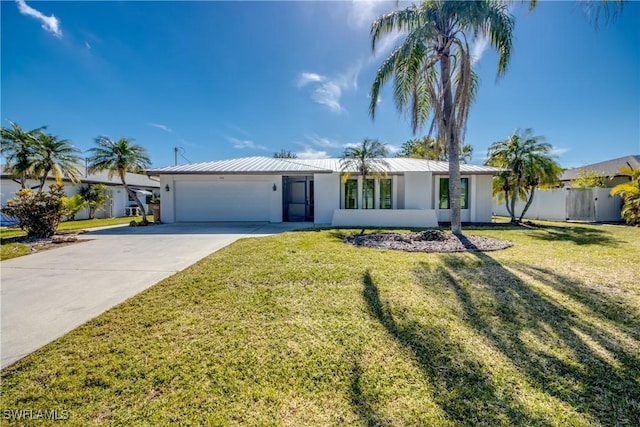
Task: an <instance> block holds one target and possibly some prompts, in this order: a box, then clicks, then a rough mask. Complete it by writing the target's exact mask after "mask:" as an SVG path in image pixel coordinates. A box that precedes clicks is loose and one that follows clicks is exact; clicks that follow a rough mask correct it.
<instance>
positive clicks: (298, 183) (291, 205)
mask: <svg viewBox="0 0 640 427" xmlns="http://www.w3.org/2000/svg"><path fill="white" fill-rule="evenodd" d="M282 184H283V188H284V192H283V195H282V198H283V218H282V219H283V221H291V222H295V221H313V177H312V176H285V177H283V178H282Z"/></svg>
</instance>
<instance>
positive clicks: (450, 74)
mask: <svg viewBox="0 0 640 427" xmlns="http://www.w3.org/2000/svg"><path fill="white" fill-rule="evenodd" d="M513 24H514V19H513V16H512V15H511V14H510V13H509V11H508V6H507V4H505V3H503V2H499V1H493V0H483V1H445V0H426V1H424V2H423V3H421V4H420V5H411V6H409V7H408V8H406V9H403V10H397V11H394V12H391V13H389V14H387V15H383V16H381V17H380V18H378V19H377V20H376V21H374V22H373V24H372V25H371V41H372V50H373V51H374V52H375V48H376V43H377V42H378V41H379V40H380V38H381V37H382V36H384V35H385V34H387V33H390V32H394V31H400V32H407V33H408V34H407V36H406V38H405V39H404V41H403V42H402V44H401V45H400V46H399V47H397V48H396V49H395V50H394V51H393V52H392V53H391V54H390V55H389V57H388V58H387V59H385V61H384V62H383V63H382V66H381V67H380V68H379V69H378V72H377V74H376V77H375V80H374V82H373V84H372V86H371V103H370V105H369V113H370V115H371V117H372V118H375V109H376V106H377V103H378V98H379V95H380V90H381V88H382V86H383V85H384V84H385V83H387V82H388V81H389V79H391V78H393V80H394V87H393V97H394V101H395V104H396V108H397V109H398V110H399V111H400V112H402V113H409V114H410V116H411V127H412V130H413V132H414V133H415V132H416V131H417V130H418V128H421V127H423V126H424V124H425V123H426V121H427V120H428V119H429V118H430V117H431V118H432V128H435V130H436V133H437V136H436V139H438V140H440V141H444V142H445V144H446V146H447V149H448V151H449V194H450V195H451V198H450V202H451V203H450V204H451V231H452V232H453V233H455V234H461V233H462V226H461V218H460V146H461V144H462V142H463V140H464V131H465V128H466V123H467V117H468V114H469V107H470V105H471V102H472V100H473V97H474V93H475V90H476V87H477V77H476V75H475V74H474V72H473V69H472V58H471V52H470V49H469V43H468V38H469V37H474V36H484V37H487V38H488V39H489V42H490V44H491V46H492V47H493V48H495V49H496V51H497V52H498V55H499V60H498V76H500V75H502V74H504V73H505V72H506V69H507V64H508V62H509V57H510V54H511V37H512V32H513Z"/></svg>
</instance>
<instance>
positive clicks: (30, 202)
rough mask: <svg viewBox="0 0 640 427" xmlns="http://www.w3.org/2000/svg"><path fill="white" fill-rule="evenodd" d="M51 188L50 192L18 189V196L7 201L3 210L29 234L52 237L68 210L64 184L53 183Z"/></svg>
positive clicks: (31, 235)
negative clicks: (65, 201)
mask: <svg viewBox="0 0 640 427" xmlns="http://www.w3.org/2000/svg"><path fill="white" fill-rule="evenodd" d="M49 189H50V191H49V192H48V193H45V192H34V191H33V190H31V189H28V188H26V189H22V190H18V191H17V192H16V198H14V199H11V200H9V201H7V206H6V207H4V208H2V209H1V211H2V213H3V214H5V215H7V216H10V217H13V218H16V219H17V220H18V225H19V226H20V228H21V229H22V230H24V231H26V232H27V236H29V237H44V238H46V237H51V236H53V234H54V233H55V232H56V230H57V229H58V225H59V224H60V222H61V221H62V217H63V216H64V215H65V214H66V213H67V210H66V208H65V205H64V198H65V196H64V191H63V186H62V184H52V185H50V186H49Z"/></svg>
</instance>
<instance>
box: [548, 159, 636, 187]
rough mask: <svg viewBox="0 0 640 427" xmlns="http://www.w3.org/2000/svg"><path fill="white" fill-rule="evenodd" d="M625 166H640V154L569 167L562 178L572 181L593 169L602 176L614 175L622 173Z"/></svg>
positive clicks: (562, 179)
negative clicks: (621, 170)
mask: <svg viewBox="0 0 640 427" xmlns="http://www.w3.org/2000/svg"><path fill="white" fill-rule="evenodd" d="M625 166H631V167H632V168H634V169H636V168H640V156H638V155H635V156H625V157H619V158H617V159H612V160H606V161H604V162H599V163H593V164H590V165H586V166H581V167H579V168H573V169H567V170H566V171H564V173H563V174H562V177H561V178H560V180H561V181H571V180H572V179H575V178H578V177H579V176H580V174H581V173H584V172H587V171H592V172H595V173H596V174H599V175H602V176H609V177H613V176H616V175H619V174H620V169H621V168H623V167H625Z"/></svg>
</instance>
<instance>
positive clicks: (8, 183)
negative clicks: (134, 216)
mask: <svg viewBox="0 0 640 427" xmlns="http://www.w3.org/2000/svg"><path fill="white" fill-rule="evenodd" d="M78 169H79V170H80V172H82V178H81V183H80V184H72V183H71V182H70V181H69V180H68V179H67V178H64V179H63V182H64V184H65V186H64V187H65V193H66V194H67V196H73V195H74V194H77V193H78V191H79V189H80V187H81V186H83V185H86V184H104V185H106V186H107V187H109V190H108V191H109V194H110V196H111V197H110V199H109V200H108V201H107V203H106V207H105V209H103V210H100V211H97V212H96V218H113V217H122V216H128V215H127V214H131V213H132V212H131V210H129V209H127V208H129V207H133V206H136V204H135V202H134V201H133V200H131V199H130V198H129V195H128V194H127V191H126V190H125V189H124V186H123V185H122V183H121V182H120V178H118V177H117V176H114V177H113V178H109V177H108V172H106V171H105V172H98V173H93V174H88V173H87V170H86V168H84V167H79V168H78ZM0 178H1V182H2V187H1V189H0V195H1V203H2V206H5V204H6V202H7V200H9V199H12V198H14V197H15V194H16V191H18V190H19V189H20V184H19V183H17V182H15V181H14V180H12V179H11V178H10V177H9V175H8V174H5V173H2V175H0ZM126 180H127V185H129V187H131V188H132V189H134V190H136V191H138V194H139V196H142V197H143V198H142V199H141V201H142V202H143V203H145V202H147V198H150V197H152V196H153V194H159V193H160V183H159V182H158V180H157V179H155V180H154V179H152V178H150V177H148V176H146V175H142V174H135V173H129V174H127V176H126ZM47 181H48V183H47V185H49V184H53V183H54V182H55V180H54V178H53V177H49V178H48V179H47ZM27 186H28V187H30V188H38V187H39V183H38V182H37V181H36V180H29V181H27ZM88 216H89V211H88V209H83V210H82V211H80V212H79V213H78V215H76V219H86V218H88Z"/></svg>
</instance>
